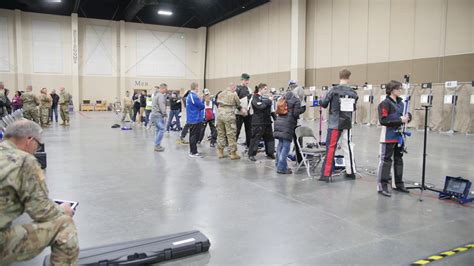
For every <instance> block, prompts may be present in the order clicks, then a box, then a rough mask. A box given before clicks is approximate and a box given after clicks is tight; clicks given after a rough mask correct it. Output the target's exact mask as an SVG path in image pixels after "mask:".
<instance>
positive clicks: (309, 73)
mask: <svg viewBox="0 0 474 266" xmlns="http://www.w3.org/2000/svg"><path fill="white" fill-rule="evenodd" d="M305 77H306V81H305V84H306V86H307V87H311V86H316V69H315V68H311V69H306V73H305Z"/></svg>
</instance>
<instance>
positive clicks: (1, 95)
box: [0, 89, 8, 118]
mask: <svg viewBox="0 0 474 266" xmlns="http://www.w3.org/2000/svg"><path fill="white" fill-rule="evenodd" d="M6 104H7V96H6V95H5V90H4V89H3V90H2V89H0V118H2V117H4V116H6V115H8V112H7V107H6Z"/></svg>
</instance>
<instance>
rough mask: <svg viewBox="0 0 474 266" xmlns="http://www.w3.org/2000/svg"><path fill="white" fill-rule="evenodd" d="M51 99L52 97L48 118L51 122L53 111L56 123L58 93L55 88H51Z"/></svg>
mask: <svg viewBox="0 0 474 266" xmlns="http://www.w3.org/2000/svg"><path fill="white" fill-rule="evenodd" d="M51 99H52V104H51V111H50V112H49V120H50V121H51V122H53V113H54V118H55V119H56V123H57V122H58V102H59V95H58V94H56V90H53V91H52V92H51Z"/></svg>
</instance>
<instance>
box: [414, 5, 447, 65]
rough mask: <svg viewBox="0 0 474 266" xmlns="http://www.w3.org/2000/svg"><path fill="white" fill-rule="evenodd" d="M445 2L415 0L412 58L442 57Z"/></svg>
mask: <svg viewBox="0 0 474 266" xmlns="http://www.w3.org/2000/svg"><path fill="white" fill-rule="evenodd" d="M445 1H446V0H416V10H415V12H416V13H415V52H414V58H426V57H438V56H443V54H442V53H441V54H440V50H441V44H442V42H444V40H443V37H442V36H443V30H444V28H443V27H444V25H443V24H444V16H445V6H444V2H445Z"/></svg>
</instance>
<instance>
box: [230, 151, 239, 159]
mask: <svg viewBox="0 0 474 266" xmlns="http://www.w3.org/2000/svg"><path fill="white" fill-rule="evenodd" d="M230 159H231V160H240V156H239V155H238V154H237V152H235V151H233V152H231V153H230Z"/></svg>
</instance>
